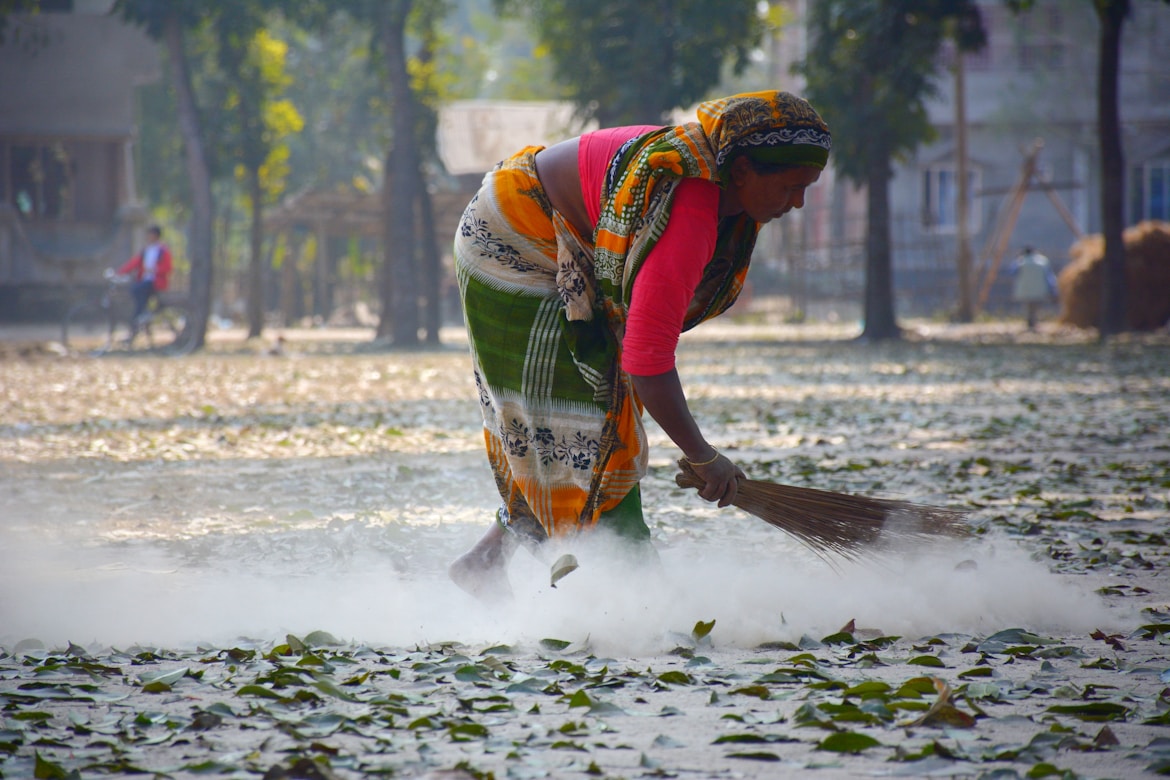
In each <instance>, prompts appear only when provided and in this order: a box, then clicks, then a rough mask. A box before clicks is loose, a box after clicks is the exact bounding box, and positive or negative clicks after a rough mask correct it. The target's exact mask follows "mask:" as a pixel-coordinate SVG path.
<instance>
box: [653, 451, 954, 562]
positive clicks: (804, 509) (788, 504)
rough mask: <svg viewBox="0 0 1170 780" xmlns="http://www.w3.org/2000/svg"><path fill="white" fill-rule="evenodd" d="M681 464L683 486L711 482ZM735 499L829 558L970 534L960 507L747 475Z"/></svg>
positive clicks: (856, 556) (853, 556)
mask: <svg viewBox="0 0 1170 780" xmlns="http://www.w3.org/2000/svg"><path fill="white" fill-rule="evenodd" d="M678 465H679V468H681V469H682V473H681V474H678V475H677V476H676V477H675V482H676V483H677V484H678V486H679V487H684V488H688V487H689V488H702V487H703V485H705V484H706V483H705V481H704V480H703V478H702V477H700V476H699V475H698V474H697V473H695V470H694V469H693V468H692V467H691V464H690V463H688V462H687V461H686V460H685V459H684V460H680V461H679V464H678ZM732 503H733V504H734V505H735V506H737V507H739V508H740V509H742V510H744V511H745V512H747V513H748V514H751V515H754V516H755V517H758V518H759V519H761V520H763V521H764V522H766V523H768V524H769V525H772V526H774V527H776V528H779V529H780V530H781V531H784V532H785V533H787V534H790V535H791V536H793V537H795V538H796V539H797V540H799V541H800V542H802V543H803V544H804V545H805V546H807V547H808V548H809V549H811V550H812V551H813V552H814V553H816V554H817V555H818V556H819V557H821V558H822V559H824V560H829V557H828V556H830V555H837V556H840V557H842V558H847V559H849V560H858V559H861V558H863V557H865V556H866V555H869V554H872V553H876V552H879V551H881V550H882V549H884V548H887V547H889V546H894V545H898V544H905V543H908V542H922V541H929V540H936V539H938V538H940V537H950V538H962V537H965V536H969V535H970V531H969V530H968V528H967V526H966V524H965V522H964V518H965V514H964V513H963V512H961V511H959V510H957V509H947V508H944V507H935V506H925V505H922V504H911V503H908V502H906V501H893V500H887V499H881V498H871V497H869V496H857V495H852V494H850V493H834V492H832V491H829V490H818V489H816V488H806V487H794V486H792V485H780V484H777V483H774V482H767V481H765V480H759V479H741V480H740V482H739V492H738V493H737V494H736V497H735V500H734V501H733V502H732Z"/></svg>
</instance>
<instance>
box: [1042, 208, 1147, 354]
mask: <svg viewBox="0 0 1170 780" xmlns="http://www.w3.org/2000/svg"><path fill="white" fill-rule="evenodd" d="M1122 235H1123V238H1124V241H1125V278H1126V290H1125V294H1126V302H1125V310H1126V319H1127V322H1128V324H1129V328H1130V329H1131V330H1137V331H1142V330H1157V329H1158V328H1160V327H1162V326H1163V325H1165V324H1166V323H1167V322H1170V222H1141V223H1139V224H1137V225H1135V226H1133V227H1131V228H1129V229H1128V230H1126V231H1125V233H1123V234H1122ZM1069 254H1070V256H1071V257H1072V262H1071V263H1069V264H1068V265H1067V266H1066V267H1065V268H1064V269H1063V270H1062V271H1061V272H1060V275H1059V276H1058V277H1057V280H1056V282H1057V286H1058V287H1059V289H1060V321H1061V322H1063V323H1066V324H1068V325H1075V326H1076V327H1078V328H1095V327H1097V325H1098V324H1099V323H1100V319H1101V289H1102V287H1103V285H1104V280H1103V272H1102V269H1103V267H1104V262H1105V261H1104V258H1105V240H1104V238H1102V237H1101V235H1100V234H1097V235H1092V236H1085V237H1084V238H1082V239H1081V240H1079V241H1077V242H1076V243H1075V244H1073V247H1072V249H1071V250H1070V251H1069Z"/></svg>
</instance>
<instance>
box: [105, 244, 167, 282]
mask: <svg viewBox="0 0 1170 780" xmlns="http://www.w3.org/2000/svg"><path fill="white" fill-rule="evenodd" d="M145 252H146V250H143V251H142V252H139V253H138V254H136V255H134V257H132V258H130V259H129V260H128V261H126V264H125V265H123V266H122V267H121V268H119V269H118V273H119V274H128V273H133V274H134V278H135V280H138V281H141V280H142V273H143V271H144V270H145V268H144V267H143V264H142V256H143V255H144V254H145ZM172 265H173V263H172V261H171V250H170V248H169V247H168V246H167V245H166V244H159V245H158V263H157V264H156V265H155V267H154V289H156V290H159V291H162V290H165V289H167V279H168V277H169V276H170V275H171V267H172Z"/></svg>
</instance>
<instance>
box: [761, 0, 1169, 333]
mask: <svg viewBox="0 0 1170 780" xmlns="http://www.w3.org/2000/svg"><path fill="white" fill-rule="evenodd" d="M774 2H776V3H778V4H780V5H783V6H785V7H786V8H787V9H788V11H789V14H790V18H792V19H793V20H794V22H793V23H792V24H790V25H788V26H787V27H785V28H783V33H782V35H781V36H780V37H779V38H778V40H777V41H775V42H774V43H773V49H772V51H769V52H768V56H769V59H770V60H771V61H772V66H773V73H774V74H775V77H774V79H773V82H774V83H777V84H779V85H781V86H782V87H783V88H785V89H791V90H793V91H795V92H800V91H801V88H802V85H801V83H800V82H799V80H798V79H797V78H796V77H794V76H792V75H790V72H789V69H788V67H787V64H788V63H790V62H792V61H796V60H799V59H802V58H803V57H804V56H805V50H806V48H807V36H806V30H805V28H804V25H803V24H801V23H800V20H802V19H803V18H804V16H805V14H806V11H807V8H808V7H809V6H810V5H811V4H812V3H814V2H816V0H774ZM979 7H980V11H981V13H982V16H983V22H984V27H985V29H986V30H987V36H988V45H987V47H986V48H985V49H984V50H982V51H980V52H978V53H974V54H968V55H965V56H964V57H963V58H962V69H963V86H964V89H963V92H962V93H963V97H964V105H965V109H966V112H965V113H966V122H965V129H966V147H967V179H968V182H969V183H968V193H969V211H968V215H969V216H968V229H969V234H970V241H969V246H970V251H971V255H972V259H973V263H974V270H975V272H976V273H975V279H974V282H975V293H976V297H982V296H983V295H986V306H987V308H989V309H993V310H994V309H998V308H1002V307H1003V306H1005V305H1007V303H1008V290H1009V288H1010V284H1009V280H1008V279H1007V278H1006V276H1005V275H1004V274H1002V273H993V270H1001V269H1002V268H1003V267H1004V266H1006V265H1007V264H1008V263H1009V262H1010V261H1011V260H1012V258H1013V257H1014V256H1015V255H1016V254H1017V253H1018V252H1019V251H1020V249H1022V247H1023V246H1024V245H1027V244H1030V245H1033V246H1035V247H1036V248H1038V249H1039V250H1040V251H1042V252H1044V253H1045V254H1046V255H1048V256H1049V257H1050V258H1051V260H1052V261H1053V264H1054V265H1055V266H1056V267H1057V268H1060V267H1061V266H1062V265H1063V264H1064V263H1066V262H1067V261H1068V253H1069V248H1070V247H1071V245H1072V243H1073V242H1074V241H1075V240H1076V238H1077V237H1078V235H1080V234H1082V233H1097V232H1100V230H1101V224H1102V220H1101V196H1100V192H1101V173H1100V162H1099V151H1098V149H1099V147H1098V143H1099V142H1098V133H1097V60H1098V41H1099V38H1100V25H1099V21H1098V19H1097V16H1096V13H1095V12H1094V10H1093V7H1092V4H1091V3H1089V2H1081V1H1080V0H1077V1H1076V2H1072V1H1071V0H1037V2H1036V3H1035V4H1034V6H1033V8H1032V10H1030V11H1029V12H1027V13H1022V14H1015V13H1013V12H1012V11H1011V10H1009V9H1008V7H1007V5H1006V4H1005V3H1004V2H1002V0H979ZM1121 50H1122V58H1121V69H1120V83H1119V91H1120V112H1121V121H1122V132H1123V136H1124V138H1123V145H1124V152H1125V159H1126V166H1127V170H1126V172H1125V174H1126V185H1127V198H1126V201H1127V202H1126V223H1127V225H1132V224H1136V223H1137V222H1140V221H1142V220H1146V219H1170V68H1168V67H1167V65H1166V58H1165V53H1166V52H1167V51H1170V5H1167V4H1166V3H1164V2H1161V1H1160V0H1134V2H1133V4H1132V13H1131V15H1130V17H1129V18H1128V19H1127V20H1126V22H1125V25H1124V27H1123V39H1122V47H1121ZM956 64H957V63H956V54H955V52H954V51H953V50H944V51H943V52H942V60H941V62H940V63H939V70H938V80H937V87H938V93H937V95H936V96H935V97H934V98H933V99H931V100H930V101H929V103H928V111H929V116H930V118H931V121H932V123H933V125H934V127H935V128H936V130H937V131H938V132H937V137H936V139H935V140H934V141H933V142H932V143H929V144H926V145H923V146H921V147H919V148H918V149H917V150H916V151H915V153H914V154H913V155H912V156H911V157H910V158H909V159H906V160H903V161H900V162H899V163H897V164H896V167H895V175H894V178H893V181H892V182H891V189H890V205H891V223H892V224H891V234H892V239H893V265H894V286H895V294H896V296H897V299H898V300H897V311H898V312H899V314H904V315H905V314H915V315H929V314H934V313H938V312H942V311H953V310H955V308H956V306H957V299H958V272H957V267H958V263H957V256H958V235H957V231H958V213H957V192H958V186H957V183H958V168H959V160H958V146H959V143H958V133H957V132H956V127H957V122H956V108H957V100H956V96H957V94H958V92H957V90H956V81H957V79H956V67H955V66H956ZM1025 174H1027V175H1025ZM814 189H819V190H821V192H820V193H817V196H816V197H817V198H820V200H816V199H810V201H809V203H808V204H807V205H806V206H805V209H804V214H802V215H801V220H802V221H803V223H804V224H803V227H800V231H799V235H797V236H796V237H793V236H791V235H789V236H785V237H784V238H783V240H778V241H774V242H770V243H764V244H763V247H764V251H765V252H767V251H769V248H771V247H775V248H774V250H772V251H774V253H775V255H776V257H775V258H773V260H772V262H773V263H774V264H776V265H777V266H778V267H780V268H788V267H792V268H802V269H804V274H805V276H806V277H807V282H806V283H807V285H808V286H809V287H810V293H809V294H810V295H813V296H814V297H815V296H816V295H817V294H818V293H821V294H825V293H827V292H828V291H838V292H840V291H844V292H846V293H847V294H857V295H859V289H858V288H859V285H860V283H861V279H862V278H863V276H862V274H863V268H864V234H865V228H864V223H865V200H864V198H862V197H859V193H857V192H855V191H853V190H852V187H851V186H850V185H848V184H847V183H845V182H842V181H839V180H836V181H835V180H834V177H833V176H832V172H831V171H826V175H825V176H824V177H822V180H821V183H819V184H818V185H817V187H816V188H814ZM810 193H811V191H810ZM1016 200H1018V204H1016V203H1014V201H1016ZM785 221H786V222H787V221H788V218H786V220H785ZM797 228H798V225H797V224H796V223H795V222H793V224H791V225H786V226H784V227H783V230H787V231H790V232H793V231H795V230H796V229H797ZM769 229H771V226H769ZM763 238H764V237H763V236H762V239H763ZM794 253H795V256H794ZM997 256H998V267H997ZM786 280H787V278H786ZM787 281H790V280H787ZM985 287H986V289H984V288H985Z"/></svg>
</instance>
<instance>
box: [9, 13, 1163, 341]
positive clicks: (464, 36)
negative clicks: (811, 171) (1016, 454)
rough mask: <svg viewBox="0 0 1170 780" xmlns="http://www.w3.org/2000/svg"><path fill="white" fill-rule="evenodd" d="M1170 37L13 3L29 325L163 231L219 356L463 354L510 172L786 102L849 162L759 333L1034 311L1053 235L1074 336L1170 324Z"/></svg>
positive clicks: (774, 269)
mask: <svg viewBox="0 0 1170 780" xmlns="http://www.w3.org/2000/svg"><path fill="white" fill-rule="evenodd" d="M1168 50H1170V3H1167V2H1165V0H1126V1H1125V2H1091V1H1090V0H1035V1H1034V2H1029V1H1028V0H955V1H954V2H928V1H927V0H905V1H904V2H886V1H883V0H873V1H871V2H846V1H845V0H721V2H719V3H709V2H705V1H704V0H386V1H381V0H3V1H2V2H0V321H2V322H8V323H22V322H58V321H60V318H61V317H62V316H63V314H64V312H65V311H66V310H67V309H68V308H69V306H70V305H71V304H72V303H73V302H75V301H76V300H78V299H79V298H81V297H84V296H87V295H92V294H93V293H94V291H95V290H97V289H100V288H101V286H102V285H103V280H102V273H103V271H104V270H105V269H107V268H110V267H116V266H118V265H121V264H122V263H123V262H125V261H126V260H127V259H128V258H129V257H131V255H132V254H133V253H135V252H137V251H138V250H139V249H140V248H141V246H142V244H143V243H144V241H145V232H146V228H147V226H149V225H151V224H159V225H161V226H162V228H163V231H164V240H165V241H166V242H167V243H168V244H169V245H170V246H171V248H172V249H173V251H174V254H175V259H176V263H177V268H178V273H177V279H176V281H177V287H178V288H179V289H180V290H181V291H182V292H183V294H184V295H185V296H187V300H188V306H189V309H190V315H189V317H188V320H187V328H188V330H189V331H190V332H189V334H188V336H189V343H190V345H191V346H193V347H196V348H197V347H199V346H201V345H202V343H203V339H204V337H205V334H206V333H207V331H208V330H209V329H213V328H216V327H228V326H230V325H235V326H237V327H239V326H242V327H246V328H247V331H248V335H249V336H251V337H259V336H261V335H262V333H263V332H264V331H265V329H271V328H290V327H299V326H311V327H312V326H315V327H320V326H327V325H345V326H355V325H357V326H362V327H368V328H369V329H370V331H371V337H372V338H374V339H380V340H384V341H386V342H388V343H393V344H395V345H403V346H409V345H412V344H416V343H437V342H439V340H440V338H439V332H440V327H442V326H444V325H448V326H449V325H452V324H456V325H457V324H458V322H459V317H460V312H459V305H458V297H457V291H456V289H455V282H454V278H453V270H452V261H451V253H450V246H451V237H452V236H453V234H454V231H455V228H456V225H457V222H458V219H459V216H460V214H461V212H462V210H463V208H464V206H465V205H466V203H467V202H468V200H469V199H470V198H471V196H472V195H473V194H474V192H475V190H476V188H477V187H478V184H479V181H480V179H481V178H482V176H483V174H484V172H485V171H487V170H489V169H490V168H491V167H492V166H493V165H494V164H495V163H496V162H498V161H499V160H500V159H502V158H503V157H506V156H508V155H510V154H511V153H513V152H514V151H517V150H518V149H520V148H521V147H523V146H526V145H535V144H551V143H554V142H556V141H558V140H561V139H564V138H567V137H570V136H573V135H576V134H579V133H580V132H582V131H584V130H588V129H592V128H596V127H601V126H614V125H620V124H633V123H662V124H672V123H681V122H685V121H690V120H691V118H692V117H693V115H694V106H695V105H696V104H697V103H698V102H700V101H702V100H704V99H708V98H712V97H718V96H722V95H727V94H733V93H736V92H744V91H754V90H760V89H774V88H779V89H786V90H789V91H792V92H796V93H799V94H802V95H805V96H806V97H808V98H809V99H810V100H811V101H812V102H813V104H814V105H815V106H816V107H817V108H818V109H819V110H820V111H821V113H822V114H823V116H824V117H825V118H826V120H827V121H828V122H829V124H830V126H831V127H832V129H833V131H834V145H835V148H834V152H833V155H832V159H831V167H830V169H829V170H827V171H826V172H825V174H824V175H823V176H822V178H821V180H820V182H819V183H818V184H817V185H816V186H815V187H814V188H813V189H812V190H811V191H810V193H809V196H808V199H807V202H806V205H805V208H804V210H803V211H801V212H794V213H792V214H789V215H788V216H786V217H785V218H784V220H782V221H779V222H776V223H773V224H770V225H768V226H766V227H765V229H764V232H763V233H762V235H761V238H760V242H759V244H758V248H757V252H756V257H755V261H754V264H753V269H752V274H751V277H750V288H749V290H748V291H747V294H746V295H745V296H744V299H743V300H742V302H741V304H740V307H739V310H738V311H739V313H740V314H741V315H744V316H753V312H754V314H755V315H756V316H759V315H761V313H764V314H766V315H767V316H770V317H774V318H778V319H782V320H783V321H785V322H788V323H801V322H813V321H822V322H832V321H850V322H859V323H861V326H862V327H864V329H865V330H866V332H867V333H869V335H872V336H874V337H875V338H882V337H885V336H890V335H894V334H895V333H896V325H895V323H896V317H898V316H914V317H930V318H936V319H940V320H946V321H955V322H972V321H975V320H978V319H980V318H987V317H996V316H1002V315H1004V314H1006V313H1008V312H1010V311H1012V309H1011V306H1012V302H1011V297H1010V292H1011V279H1010V274H1009V273H1008V268H1009V266H1010V263H1011V261H1012V259H1013V258H1014V257H1015V256H1016V255H1017V254H1018V253H1019V252H1020V251H1021V250H1022V248H1023V247H1025V246H1028V245H1030V246H1033V247H1035V248H1036V249H1037V250H1039V251H1040V252H1042V253H1043V254H1045V255H1047V256H1048V257H1049V258H1050V259H1051V262H1052V266H1053V269H1054V270H1055V271H1057V272H1059V273H1061V287H1060V291H1061V300H1060V302H1059V306H1060V307H1061V317H1062V319H1063V320H1064V321H1065V322H1066V323H1069V324H1073V325H1079V326H1082V327H1086V326H1099V327H1101V328H1102V329H1103V330H1102V332H1103V333H1104V332H1108V331H1114V332H1116V331H1118V330H1123V329H1125V328H1127V327H1137V328H1156V327H1161V326H1163V325H1164V324H1165V322H1166V319H1167V318H1170V273H1168V272H1167V271H1162V270H1157V269H1163V268H1164V269H1170V256H1168V255H1170V249H1168V248H1167V247H1170V238H1166V239H1165V240H1161V239H1159V240H1160V241H1161V243H1158V242H1157V241H1155V243H1154V244H1150V246H1151V247H1154V248H1152V249H1146V250H1142V249H1134V248H1133V247H1134V246H1136V245H1135V244H1134V243H1133V242H1134V241H1135V240H1137V239H1135V238H1134V236H1135V235H1136V234H1133V233H1132V230H1131V233H1130V234H1126V238H1125V243H1124V244H1123V243H1122V235H1123V230H1125V229H1127V228H1132V229H1134V230H1141V231H1145V232H1143V233H1142V235H1143V236H1146V235H1147V234H1151V235H1153V234H1152V233H1151V232H1150V231H1154V232H1155V233H1157V231H1158V230H1162V231H1163V233H1162V234H1159V235H1163V234H1165V231H1164V225H1161V224H1160V221H1163V220H1167V219H1168V218H1170V213H1168V212H1170V69H1167V68H1166V65H1165V56H1164V55H1165V52H1166V51H1168ZM1165 235H1167V236H1170V234H1165ZM1127 247H1128V248H1129V255H1130V257H1131V261H1130V265H1129V266H1128V267H1127V266H1125V265H1124V257H1125V249H1126V248H1127ZM1143 252H1144V254H1143ZM1133 257H1140V258H1143V259H1142V264H1141V267H1140V268H1137V270H1135V267H1136V266H1135V265H1134V263H1135V262H1136V261H1134V260H1132V258H1133ZM1077 258H1081V259H1080V260H1078V262H1083V263H1088V264H1090V265H1091V266H1092V267H1091V268H1089V267H1086V269H1082V270H1081V271H1076V272H1075V273H1074V271H1073V270H1069V268H1070V267H1071V266H1073V265H1074V262H1073V261H1074V259H1077ZM1094 263H1095V265H1092V264H1094ZM1143 268H1144V269H1145V270H1142V269H1143ZM1151 268H1154V269H1155V270H1150V269H1151ZM1094 274H1096V275H1094ZM1143 274H1145V275H1144V276H1143ZM1073 276H1076V277H1077V278H1078V279H1079V280H1080V281H1079V282H1078V283H1076V284H1074V282H1076V280H1075V279H1072V277H1073ZM1103 290H1106V291H1107V292H1105V293H1104V297H1102V296H1103V293H1102V291H1103ZM1119 290H1121V291H1125V290H1128V294H1127V295H1122V294H1121V293H1120V292H1118V291H1119ZM1078 291H1079V292H1078ZM1108 291H1112V292H1108ZM1111 295H1112V296H1113V297H1112V298H1110V297H1109V296H1111ZM1078 296H1079V297H1080V298H1081V299H1082V300H1078ZM1143 296H1144V297H1143ZM1146 298H1149V299H1150V300H1146ZM1111 301H1113V302H1112V303H1111ZM1051 305H1052V306H1053V307H1055V306H1057V305H1058V304H1057V303H1055V302H1053V303H1052V304H1051ZM1143 306H1144V307H1147V308H1150V307H1152V308H1151V311H1150V312H1147V313H1146V314H1141V313H1139V314H1141V316H1138V314H1135V313H1134V309H1135V308H1140V307H1143ZM1078 307H1079V310H1078ZM1111 307H1114V308H1116V307H1123V308H1122V309H1120V310H1119V311H1120V314H1118V313H1117V312H1114V316H1113V320H1112V323H1110V322H1108V321H1107V320H1108V319H1109V317H1110V312H1111V310H1112V309H1111ZM1126 312H1129V313H1128V315H1127V314H1126ZM1147 314H1148V316H1147ZM892 328H893V329H892Z"/></svg>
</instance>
